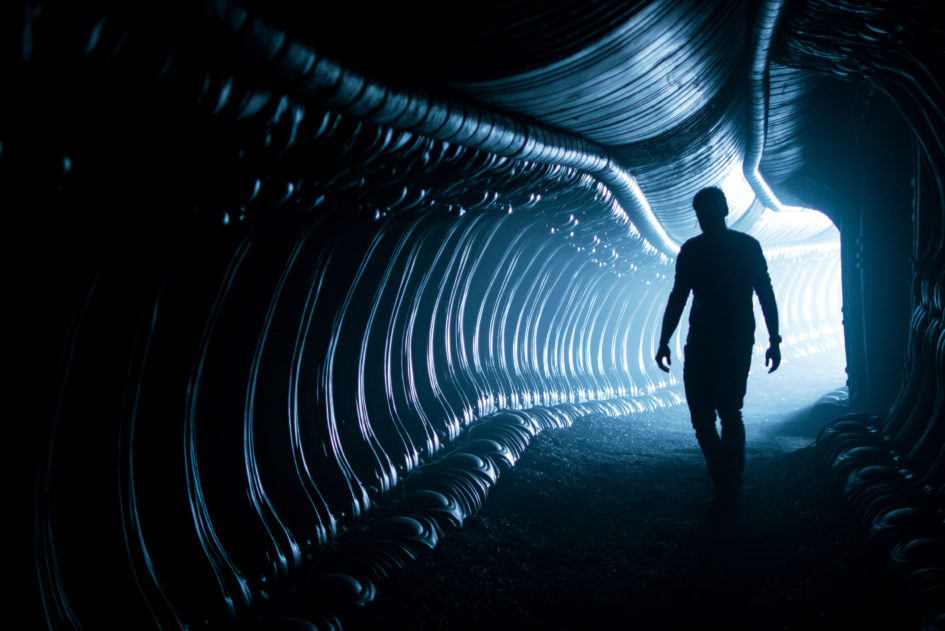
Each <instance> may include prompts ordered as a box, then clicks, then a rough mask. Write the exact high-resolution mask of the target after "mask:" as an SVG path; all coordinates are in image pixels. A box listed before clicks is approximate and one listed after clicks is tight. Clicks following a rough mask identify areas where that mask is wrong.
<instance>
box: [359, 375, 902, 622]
mask: <svg viewBox="0 0 945 631" xmlns="http://www.w3.org/2000/svg"><path fill="white" fill-rule="evenodd" d="M836 370H837V366H835V365H832V364H828V365H825V364H824V363H823V362H819V363H818V360H816V359H814V358H808V359H802V360H795V361H793V362H789V363H786V364H785V366H784V367H783V368H782V371H783V372H782V371H779V373H776V374H775V375H771V376H769V375H765V374H763V372H762V371H761V370H757V368H756V372H757V373H759V374H758V375H753V377H752V382H751V385H750V387H751V388H752V389H753V390H752V392H753V394H751V395H750V396H749V398H748V400H747V401H746V425H747V428H748V429H747V433H748V463H747V466H746V472H745V490H744V497H743V507H742V510H741V512H740V513H738V514H737V515H736V516H735V517H734V518H732V519H730V520H729V519H716V518H713V517H711V516H710V513H709V510H708V509H709V506H710V498H711V494H712V488H711V484H710V481H709V480H708V477H707V475H706V473H705V467H704V463H703V460H702V455H701V453H700V451H699V449H698V445H697V444H696V442H695V438H694V437H693V435H692V430H691V428H690V427H689V421H688V413H687V410H686V408H685V406H682V407H677V408H672V409H667V410H661V411H658V412H653V413H646V414H637V415H634V416H631V417H624V418H606V417H602V416H600V417H598V416H594V417H587V418H584V419H581V420H579V421H578V422H577V423H575V425H574V427H572V428H570V429H565V430H556V431H549V432H545V433H544V434H542V435H540V436H539V437H538V438H537V439H535V440H534V441H533V442H532V444H531V446H530V447H529V448H528V450H527V451H526V454H525V456H524V457H523V458H522V459H521V460H520V461H519V463H518V464H517V465H516V466H515V468H514V469H512V470H510V471H508V472H506V473H504V474H503V475H502V477H501V479H500V480H499V482H498V484H497V485H496V486H495V488H494V489H493V491H492V493H491V494H490V496H489V499H488V501H487V503H486V505H485V507H484V509H483V510H482V511H481V512H480V513H479V515H477V516H476V517H473V518H471V519H469V520H467V522H466V524H465V525H464V526H463V528H461V529H458V530H453V531H451V532H449V533H447V535H446V536H445V537H444V538H443V539H442V540H441V542H440V544H439V545H438V546H437V547H436V549H435V550H433V551H432V552H430V553H429V554H426V555H424V556H423V557H421V558H420V559H419V560H418V561H417V562H416V563H414V564H412V565H410V566H409V567H407V568H405V569H404V570H403V571H402V572H400V573H399V574H398V575H397V576H395V577H393V578H392V579H391V580H390V581H389V582H387V583H382V584H381V585H379V586H378V594H377V598H376V600H375V601H374V602H373V603H371V604H369V605H368V606H366V607H363V608H360V609H359V610H357V611H355V612H352V613H351V615H350V616H348V617H346V618H345V628H346V629H347V628H350V629H357V628H370V629H399V628H405V629H406V628H409V629H467V628H468V629H576V628H587V629H685V628H699V629H785V630H787V629H798V630H800V629H803V630H807V629H902V628H910V627H911V626H913V624H914V623H910V622H908V620H909V618H908V615H907V612H905V611H904V610H903V609H902V608H901V607H900V606H899V605H897V604H896V599H895V598H893V597H891V596H889V593H890V588H889V587H888V585H887V584H886V581H885V578H884V575H883V572H882V568H883V560H882V559H881V558H878V557H877V555H875V554H872V553H871V552H870V551H869V549H868V547H867V546H866V542H865V541H864V538H863V536H862V534H861V533H862V529H860V528H859V527H858V526H857V524H856V523H855V522H854V521H853V517H852V516H851V515H850V514H849V513H848V512H847V511H846V510H845V507H844V506H843V505H842V503H841V502H840V499H839V494H838V493H837V492H836V490H835V489H833V488H832V487H831V486H830V485H829V483H828V482H827V478H825V477H824V475H823V471H822V470H820V469H819V464H818V462H817V460H816V457H815V456H816V454H815V452H814V449H813V448H811V447H806V445H809V444H810V443H811V442H812V441H813V439H814V437H815V436H816V431H817V430H818V429H819V427H820V425H822V419H819V418H816V417H815V418H813V419H812V418H811V415H810V413H809V411H810V405H811V404H812V403H814V402H815V401H816V400H817V399H818V397H819V396H820V395H821V394H823V393H824V392H827V391H829V390H831V389H832V388H833V387H836V386H838V385H840V384H842V372H841V373H840V376H838V373H837V372H836ZM791 373H793V375H794V376H793V377H792V376H791ZM799 373H801V374H799ZM763 379H768V381H767V382H764V381H762V380H763ZM757 384H761V386H766V387H764V388H762V387H761V386H759V385H757Z"/></svg>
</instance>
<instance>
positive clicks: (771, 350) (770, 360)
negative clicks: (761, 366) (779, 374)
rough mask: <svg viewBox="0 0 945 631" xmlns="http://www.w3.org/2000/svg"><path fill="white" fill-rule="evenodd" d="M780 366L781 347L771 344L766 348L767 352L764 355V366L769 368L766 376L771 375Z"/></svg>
mask: <svg viewBox="0 0 945 631" xmlns="http://www.w3.org/2000/svg"><path fill="white" fill-rule="evenodd" d="M780 365H781V345H780V344H772V345H771V346H769V347H768V352H766V353H765V366H771V368H770V369H769V370H768V374H771V373H773V372H774V371H775V370H777V369H778V366H780Z"/></svg>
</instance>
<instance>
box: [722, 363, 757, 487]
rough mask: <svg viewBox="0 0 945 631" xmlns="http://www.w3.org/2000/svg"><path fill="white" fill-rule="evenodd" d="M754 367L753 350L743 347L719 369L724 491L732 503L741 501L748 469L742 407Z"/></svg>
mask: <svg viewBox="0 0 945 631" xmlns="http://www.w3.org/2000/svg"><path fill="white" fill-rule="evenodd" d="M750 366H751V348H750V347H749V348H747V349H745V348H742V349H738V351H737V352H736V353H735V354H733V356H731V357H728V358H726V361H725V362H724V365H723V366H720V368H721V370H720V371H719V374H720V382H719V388H718V391H717V394H718V400H717V405H718V411H719V421H720V424H721V425H722V437H721V453H722V460H723V462H724V465H723V470H724V473H723V488H724V491H725V493H726V494H727V495H728V499H730V500H732V501H736V502H737V500H738V497H739V495H740V493H741V488H742V472H743V471H744V469H745V424H744V422H743V421H742V404H743V403H744V400H745V390H746V388H747V385H748V369H749V368H750Z"/></svg>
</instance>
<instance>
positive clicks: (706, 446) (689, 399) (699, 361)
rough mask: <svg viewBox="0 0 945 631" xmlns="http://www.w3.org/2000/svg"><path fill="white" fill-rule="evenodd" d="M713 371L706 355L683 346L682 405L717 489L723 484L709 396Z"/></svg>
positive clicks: (722, 460)
mask: <svg viewBox="0 0 945 631" xmlns="http://www.w3.org/2000/svg"><path fill="white" fill-rule="evenodd" d="M714 375H715V370H714V368H713V366H712V363H711V357H710V356H709V354H708V353H705V354H703V353H698V352H694V351H693V350H691V349H690V348H689V346H687V347H686V359H685V363H684V364H683V384H684V385H685V388H686V403H687V404H688V405H689V415H690V417H691V419H692V428H693V429H694V430H696V440H697V441H699V447H701V448H702V455H703V456H705V463H706V466H707V467H708V469H709V476H710V477H711V478H712V481H713V482H714V483H715V486H716V487H717V488H721V487H722V485H723V484H724V483H725V477H726V476H725V455H724V453H723V450H722V441H721V439H720V438H719V433H718V431H716V429H715V406H714V405H713V404H712V398H713V397H712V393H713V391H714V390H715V379H714Z"/></svg>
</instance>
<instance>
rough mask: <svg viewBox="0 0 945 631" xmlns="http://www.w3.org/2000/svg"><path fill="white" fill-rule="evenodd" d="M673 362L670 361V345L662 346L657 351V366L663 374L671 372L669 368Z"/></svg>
mask: <svg viewBox="0 0 945 631" xmlns="http://www.w3.org/2000/svg"><path fill="white" fill-rule="evenodd" d="M664 359H665V360H666V363H665V364H664V363H663V360H664ZM672 363H673V362H672V361H671V360H670V359H669V345H668V344H660V346H659V348H658V349H656V364H657V365H658V366H659V367H660V370H662V371H663V372H669V367H670V365H671V364H672Z"/></svg>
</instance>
